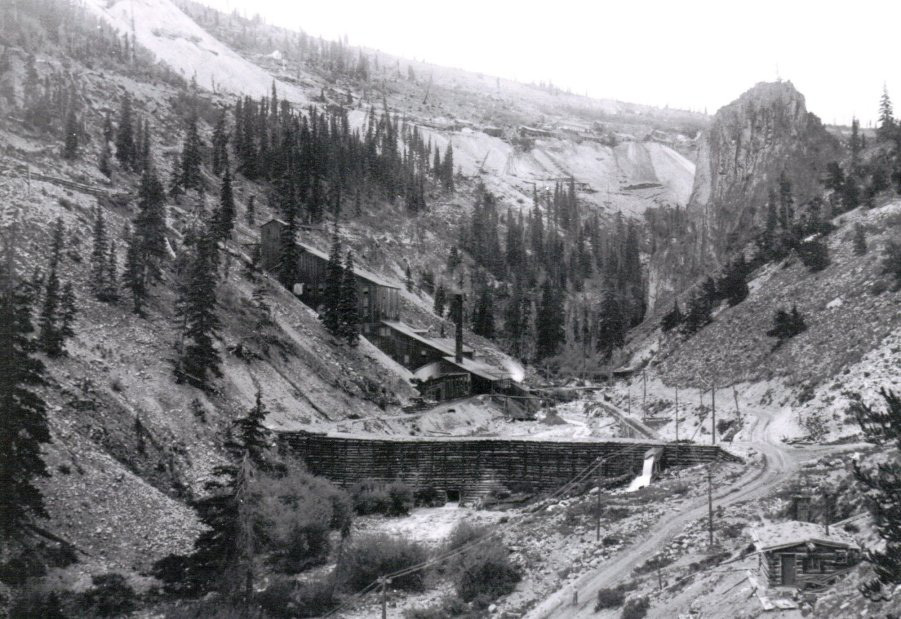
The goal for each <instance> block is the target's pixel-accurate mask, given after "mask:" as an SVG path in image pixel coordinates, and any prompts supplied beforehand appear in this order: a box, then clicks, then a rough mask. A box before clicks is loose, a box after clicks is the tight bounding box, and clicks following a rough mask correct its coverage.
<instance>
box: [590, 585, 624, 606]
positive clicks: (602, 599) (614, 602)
mask: <svg viewBox="0 0 901 619" xmlns="http://www.w3.org/2000/svg"><path fill="white" fill-rule="evenodd" d="M625 601H626V592H625V591H623V590H622V589H621V588H619V587H617V588H616V589H601V590H599V591H598V601H597V602H596V603H595V605H594V612H598V611H601V610H604V609H605V608H619V607H620V606H622V605H623V602H625Z"/></svg>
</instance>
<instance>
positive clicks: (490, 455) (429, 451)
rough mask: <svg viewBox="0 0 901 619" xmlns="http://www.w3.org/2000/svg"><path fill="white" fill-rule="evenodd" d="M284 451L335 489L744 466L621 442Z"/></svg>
mask: <svg viewBox="0 0 901 619" xmlns="http://www.w3.org/2000/svg"><path fill="white" fill-rule="evenodd" d="M279 441H280V443H281V445H282V447H283V448H285V449H286V450H287V451H288V452H289V453H293V454H295V455H296V456H298V457H299V458H301V459H302V460H303V461H304V462H305V463H306V466H307V468H308V469H309V471H310V472H311V473H313V474H315V475H321V476H322V477H325V478H327V479H330V480H332V481H334V482H336V483H338V484H341V485H347V484H352V483H354V482H357V481H360V480H363V479H379V480H385V481H393V480H399V481H403V482H406V483H407V484H410V485H411V486H413V487H415V488H421V487H425V486H434V487H436V488H441V489H444V490H446V491H452V492H454V491H455V492H461V493H463V492H465V491H466V490H467V489H468V488H471V487H472V486H473V485H475V484H478V483H479V482H482V481H492V482H497V483H501V484H505V485H507V484H522V485H527V486H531V487H533V488H539V489H542V490H550V489H554V488H557V487H559V486H562V485H563V484H565V483H566V482H568V481H569V480H571V479H572V478H573V477H575V476H576V475H578V474H579V473H580V472H582V471H583V470H584V469H585V468H587V467H588V466H589V465H591V464H592V463H594V462H595V460H596V459H597V458H599V457H606V458H609V459H608V460H607V461H605V462H604V463H603V464H602V468H601V475H602V476H604V477H618V476H621V475H624V474H627V473H635V474H637V473H638V472H640V471H641V467H642V462H643V459H644V454H645V452H647V450H648V449H651V448H653V447H662V448H663V455H662V458H661V462H660V467H661V469H664V468H667V467H674V466H690V465H694V464H703V463H707V462H713V461H714V460H721V461H733V462H741V459H740V458H738V457H736V456H734V455H732V454H730V453H728V452H726V451H724V450H722V449H720V448H719V447H718V446H713V445H692V444H683V443H678V444H676V443H673V444H668V443H662V442H654V441H637V440H619V441H604V442H585V441H579V442H577V441H538V440H528V439H519V440H515V439H500V438H472V437H468V438H424V439H410V438H399V439H369V438H358V437H343V436H327V435H318V434H308V433H304V432H281V433H279Z"/></svg>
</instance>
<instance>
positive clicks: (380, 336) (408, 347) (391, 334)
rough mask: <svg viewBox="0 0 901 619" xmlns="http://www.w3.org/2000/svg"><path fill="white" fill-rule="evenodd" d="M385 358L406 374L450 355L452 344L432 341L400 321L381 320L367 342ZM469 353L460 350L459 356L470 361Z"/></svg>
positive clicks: (449, 340)
mask: <svg viewBox="0 0 901 619" xmlns="http://www.w3.org/2000/svg"><path fill="white" fill-rule="evenodd" d="M370 339H372V340H373V343H374V344H375V345H376V346H378V347H379V349H380V350H382V351H383V352H384V353H385V354H387V355H388V356H389V357H391V358H392V359H394V360H395V361H397V362H398V363H400V364H401V365H402V366H404V367H405V368H407V369H408V370H415V369H417V368H420V367H422V366H424V365H427V364H429V363H433V362H435V361H438V360H440V359H443V358H444V357H447V356H448V355H453V354H454V341H453V339H450V338H436V337H429V336H427V335H426V331H424V330H422V329H416V328H414V327H412V326H410V325H408V324H407V323H405V322H402V321H400V320H382V322H381V323H380V324H379V327H378V329H377V330H376V331H374V332H373V337H372V338H370ZM472 355H473V350H472V348H470V347H469V346H465V345H464V346H463V356H464V357H468V358H470V359H471V358H472Z"/></svg>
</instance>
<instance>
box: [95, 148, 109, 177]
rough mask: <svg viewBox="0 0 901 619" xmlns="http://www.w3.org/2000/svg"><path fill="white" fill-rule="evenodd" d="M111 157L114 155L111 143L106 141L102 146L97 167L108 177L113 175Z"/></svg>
mask: <svg viewBox="0 0 901 619" xmlns="http://www.w3.org/2000/svg"><path fill="white" fill-rule="evenodd" d="M110 157H112V153H111V152H110V148H109V143H108V142H104V143H103V146H101V147H100V160H99V161H98V162H97V169H99V170H100V173H101V174H103V175H104V176H105V177H107V178H110V177H112V175H113V169H112V167H111V166H110Z"/></svg>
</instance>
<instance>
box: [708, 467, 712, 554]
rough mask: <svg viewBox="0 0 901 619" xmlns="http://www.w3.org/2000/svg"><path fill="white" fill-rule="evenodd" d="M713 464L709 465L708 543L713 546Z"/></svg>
mask: <svg viewBox="0 0 901 619" xmlns="http://www.w3.org/2000/svg"><path fill="white" fill-rule="evenodd" d="M711 468H712V467H711V465H710V464H708V465H707V531H708V533H709V537H710V539H709V543H708V545H709V546H710V547H711V548H712V547H713V482H712V480H711Z"/></svg>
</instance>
